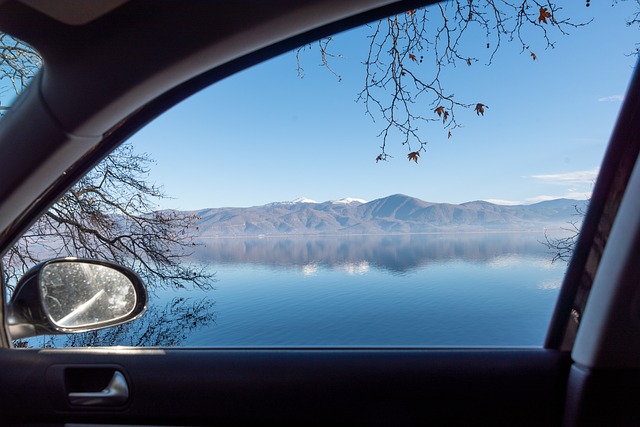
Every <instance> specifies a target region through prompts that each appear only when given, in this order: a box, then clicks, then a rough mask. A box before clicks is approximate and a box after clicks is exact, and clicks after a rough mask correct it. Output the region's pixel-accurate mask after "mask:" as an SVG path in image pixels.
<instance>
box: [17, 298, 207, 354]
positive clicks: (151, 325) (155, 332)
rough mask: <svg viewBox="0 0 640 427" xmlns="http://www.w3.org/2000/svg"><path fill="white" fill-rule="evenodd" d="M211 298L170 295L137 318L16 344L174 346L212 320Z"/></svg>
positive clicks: (47, 345)
mask: <svg viewBox="0 0 640 427" xmlns="http://www.w3.org/2000/svg"><path fill="white" fill-rule="evenodd" d="M214 305H215V302H214V301H213V299H211V298H207V297H205V298H196V299H193V298H185V297H173V298H170V300H169V301H166V302H165V301H164V300H163V301H162V303H158V304H154V305H150V306H149V308H148V309H147V312H146V313H145V314H144V315H143V316H142V317H141V318H139V319H137V320H134V321H133V322H130V323H125V324H123V325H120V326H116V327H113V328H107V329H102V330H99V331H91V332H84V333H81V334H74V335H64V336H54V337H46V338H44V342H43V339H42V338H33V339H29V340H24V341H19V342H17V343H16V346H17V347H40V346H41V347H106V346H134V347H175V346H179V345H181V344H182V343H183V342H184V341H185V340H186V339H187V338H188V337H189V336H190V335H191V334H192V333H194V332H196V331H197V330H199V329H202V328H206V327H208V326H211V325H212V324H213V323H215V319H216V312H215V311H214V310H213V308H214Z"/></svg>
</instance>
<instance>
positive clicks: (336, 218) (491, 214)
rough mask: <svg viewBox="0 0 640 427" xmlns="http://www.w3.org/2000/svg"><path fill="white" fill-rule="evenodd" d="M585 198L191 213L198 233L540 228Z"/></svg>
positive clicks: (356, 203) (572, 211) (568, 217)
mask: <svg viewBox="0 0 640 427" xmlns="http://www.w3.org/2000/svg"><path fill="white" fill-rule="evenodd" d="M585 205H586V202H585V201H583V200H571V199H556V200H550V201H545V202H540V203H535V204H531V205H515V206H504V205H496V204H493V203H489V202H485V201H474V202H467V203H462V204H457V205H456V204H449V203H431V202H426V201H423V200H420V199H417V198H414V197H409V196H405V195H402V194H394V195H391V196H388V197H384V198H381V199H376V200H372V201H370V202H365V201H364V200H359V199H342V200H339V201H328V202H321V203H319V202H314V201H312V200H309V199H304V198H302V199H298V200H297V201H293V202H276V203H269V204H267V205H263V206H254V207H247V208H214V209H204V210H200V211H193V212H189V213H191V214H195V215H197V216H198V217H199V220H198V222H197V224H196V225H197V227H198V231H197V236H199V237H206V238H210V237H226V236H238V237H240V236H245V237H249V236H282V235H285V236H289V235H327V234H337V235H362V234H399V233H430V232H470V231H498V230H511V231H515V230H542V229H545V228H559V227H566V226H567V224H568V223H569V222H570V221H573V222H575V221H577V222H579V221H580V220H581V219H582V218H581V217H580V216H579V215H576V213H577V212H576V206H577V207H579V208H584V207H585Z"/></svg>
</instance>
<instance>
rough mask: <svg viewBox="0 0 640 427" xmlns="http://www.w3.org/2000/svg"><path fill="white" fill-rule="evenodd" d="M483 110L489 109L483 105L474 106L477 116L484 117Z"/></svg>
mask: <svg viewBox="0 0 640 427" xmlns="http://www.w3.org/2000/svg"><path fill="white" fill-rule="evenodd" d="M485 108H489V106H487V105H484V104H480V103H478V104H476V114H477V115H479V116H484V109H485Z"/></svg>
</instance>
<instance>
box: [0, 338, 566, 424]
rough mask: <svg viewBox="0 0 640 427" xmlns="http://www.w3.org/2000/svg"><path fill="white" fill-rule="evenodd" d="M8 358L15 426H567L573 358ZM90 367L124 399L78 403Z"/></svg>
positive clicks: (455, 354) (306, 353) (180, 354)
mask: <svg viewBox="0 0 640 427" xmlns="http://www.w3.org/2000/svg"><path fill="white" fill-rule="evenodd" d="M0 363H2V365H3V366H5V367H8V366H10V367H12V369H10V370H8V371H7V372H6V374H5V375H3V376H2V383H3V384H2V387H1V389H2V390H3V391H2V395H3V396H2V401H3V402H5V404H7V405H8V407H16V408H17V407H20V408H21V410H20V411H18V412H16V413H15V414H14V416H15V418H13V419H12V421H13V422H15V423H16V424H18V423H22V422H25V421H28V422H32V423H38V422H44V421H46V422H51V421H54V422H59V423H69V422H72V423H116V424H122V423H132V424H149V423H151V424H159V425H160V424H161V425H202V424H203V425H210V424H214V423H215V424H218V423H223V424H224V423H229V424H237V423H256V424H257V423H264V422H274V423H279V424H288V423H292V424H294V423H304V424H325V423H337V422H349V423H351V424H360V423H367V424H382V425H412V424H423V423H430V422H434V423H437V424H438V425H447V424H451V425H463V424H464V425H468V424H491V425H559V424H560V422H561V420H562V411H563V402H564V386H563V384H565V382H566V378H567V374H568V370H569V365H570V358H569V354H568V353H561V352H557V351H553V350H542V349H539V350H529V349H523V350H436V349H433V350H420V349H416V350H409V349H406V350H397V349H389V350H366V349H357V350H354V349H306V350H305V349H297V350H293V349H281V350H278V349H269V350H263V349H190V350H189V349H175V350H172V349H142V350H140V349H84V350H78V349H75V350H64V349H51V350H47V349H44V350H2V351H0ZM83 370H84V371H86V373H87V375H88V376H91V372H93V373H94V374H96V373H100V372H101V373H102V374H103V375H102V381H103V383H104V382H106V381H108V380H109V378H110V375H111V373H112V372H114V371H119V372H122V374H123V375H124V377H125V378H126V380H127V383H128V386H129V390H130V395H129V399H128V400H127V402H125V403H124V404H122V405H116V406H105V405H100V404H98V405H95V406H79V405H72V404H70V403H69V398H68V394H69V392H70V390H69V387H77V385H73V384H71V383H72V381H70V380H69V378H70V376H69V373H70V372H71V375H76V376H77V375H78V372H81V371H83ZM74 371H75V372H74ZM94 376H99V375H97V374H96V375H94ZM18 383H20V384H29V387H15V386H13V387H12V384H18ZM76 383H77V381H76ZM102 387H104V386H103V385H100V383H99V382H98V383H97V384H96V385H95V386H94V389H100V388H102ZM72 391H73V390H72ZM5 413H6V412H5ZM8 416H9V417H10V418H9V419H11V416H10V415H8Z"/></svg>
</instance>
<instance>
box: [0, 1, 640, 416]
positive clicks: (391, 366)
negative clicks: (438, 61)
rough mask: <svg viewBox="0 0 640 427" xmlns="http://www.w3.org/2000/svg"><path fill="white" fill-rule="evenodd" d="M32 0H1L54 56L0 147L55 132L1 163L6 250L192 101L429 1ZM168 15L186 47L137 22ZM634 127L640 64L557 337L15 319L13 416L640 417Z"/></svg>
mask: <svg viewBox="0 0 640 427" xmlns="http://www.w3.org/2000/svg"><path fill="white" fill-rule="evenodd" d="M25 3H30V2H18V1H9V0H7V1H0V30H2V31H4V32H7V33H9V34H14V35H16V36H17V37H20V38H21V39H23V40H25V41H27V42H29V43H31V44H32V45H34V46H36V47H37V48H38V49H39V50H41V52H42V54H43V56H44V57H45V62H46V64H47V65H46V66H45V69H44V71H43V72H42V73H40V74H39V75H38V76H37V77H36V78H35V80H34V82H33V84H32V85H31V88H30V89H29V91H28V93H25V94H24V95H23V96H22V97H21V99H20V105H19V108H16V111H14V112H12V114H10V115H7V117H5V118H4V119H3V123H2V126H0V159H7V158H12V159H13V157H12V153H13V151H14V150H15V145H13V144H14V143H12V142H11V141H19V142H22V141H24V143H25V144H31V141H33V142H34V147H35V146H36V145H35V142H41V141H42V140H43V139H48V140H49V141H50V142H51V144H50V147H49V149H48V150H44V151H37V152H34V153H32V155H31V156H30V157H29V158H26V157H24V158H23V157H20V158H18V159H15V160H14V161H12V162H11V163H12V164H11V165H7V167H6V168H5V167H4V165H5V163H6V162H5V163H3V168H0V182H4V183H6V184H8V186H7V185H4V186H2V187H3V188H2V189H0V200H1V201H0V230H1V234H0V248H2V250H3V251H4V250H6V249H7V248H8V247H9V245H10V244H11V243H12V242H13V241H15V239H17V237H18V236H19V235H20V233H21V232H23V231H24V230H25V229H26V228H28V226H29V224H31V223H32V222H33V221H34V220H35V218H36V217H37V216H38V215H40V214H42V213H43V212H44V211H45V210H46V209H47V207H48V206H49V205H51V203H53V202H54V201H55V199H56V198H57V197H59V195H60V194H62V192H64V191H65V190H66V189H67V188H68V187H69V186H70V185H72V184H73V182H74V181H75V180H77V179H78V178H79V177H80V176H82V174H83V173H84V172H86V171H87V170H88V169H89V168H91V167H92V166H93V165H95V164H96V163H97V162H98V161H100V160H101V159H102V158H103V157H104V156H105V155H107V154H108V153H109V152H110V150H112V149H113V148H114V147H115V146H116V145H117V144H119V143H121V142H122V141H124V140H125V139H126V138H127V137H128V136H130V135H131V134H133V133H134V132H135V131H137V130H138V129H140V128H141V127H142V126H144V125H145V124H146V123H148V122H149V121H151V120H152V119H153V118H155V117H157V116H158V115H159V114H161V113H162V112H163V111H165V110H166V109H168V108H170V107H171V106H173V105H175V104H176V103H177V102H179V101H180V100H182V99H184V98H186V97H188V96H189V95H191V94H192V93H194V92H197V91H198V90H200V89H202V88H203V87H206V86H208V85H210V84H212V83H215V82H216V81H218V80H220V79H222V78H224V77H226V76H228V75H230V74H232V73H234V72H237V71H239V70H242V69H244V68H247V67H249V66H251V65H253V64H256V63H258V62H261V61H263V60H266V59H268V58H270V57H273V56H275V55H277V54H279V53H281V52H284V51H287V50H289V49H291V48H293V47H295V46H298V45H301V44H304V43H306V42H308V41H311V40H315V39H317V38H318V37H321V36H324V35H328V34H332V33H334V32H336V31H340V30H344V29H347V28H350V27H352V26H354V25H358V24H362V23H365V22H368V21H371V20H373V19H377V18H379V17H382V16H386V15H389V14H392V13H395V12H398V11H401V10H404V9H409V8H412V7H417V6H421V5H424V4H426V3H429V2H415V1H409V2H384V1H381V2H376V3H375V4H374V3H373V2H367V1H352V2H341V1H320V0H317V1H310V2H303V3H305V4H301V3H300V2H296V1H279V2H273V3H271V2H259V1H245V2H242V5H238V4H236V3H233V4H231V2H230V4H229V5H227V6H222V5H220V4H218V2H183V3H181V5H182V6H180V7H177V6H176V4H177V2H172V1H169V2H161V3H153V4H152V2H144V1H142V2H135V1H134V2H116V3H118V4H117V5H114V6H113V8H110V9H109V8H108V10H106V11H105V12H104V16H102V15H100V16H97V17H92V18H91V19H90V18H87V19H89V21H88V23H84V24H82V25H79V24H78V25H68V24H64V23H61V22H59V21H57V20H56V19H54V18H52V17H51V16H50V15H47V14H45V13H42V12H41V11H39V10H37V9H34V8H32V7H30V6H28V5H26V4H25ZM386 3H389V4H386ZM250 8H252V9H251V10H252V13H251V14H247V13H244V12H243V11H244V10H248V9H250ZM124 15H128V16H133V17H135V19H129V20H125V19H123V18H122V17H123V16H124ZM247 20H248V21H249V22H247ZM241 24H242V25H244V26H242V25H241ZM162 26H165V27H166V28H171V31H175V32H174V37H175V38H176V39H184V40H185V43H176V44H175V45H176V46H175V47H171V48H170V49H169V51H167V50H163V51H162V52H160V51H158V49H159V48H160V47H158V46H157V43H156V41H155V40H153V38H147V37H146V36H145V34H144V33H140V31H141V29H142V28H146V29H149V30H153V29H155V30H156V31H157V29H158V28H159V27H162ZM116 28H117V29H118V31H117V32H116V31H114V29H116ZM210 28H215V29H216V31H211V30H209V29H210ZM240 28H242V29H243V30H242V31H240V30H239V29H240ZM265 34H266V35H267V36H266V37H265ZM133 39H137V40H138V42H137V43H130V40H133ZM54 40H58V41H60V40H62V41H65V42H67V43H69V44H71V45H73V49H71V51H72V52H73V53H72V54H71V53H69V51H68V50H62V49H60V48H59V46H57V45H56V44H55V43H53V41H54ZM110 43H115V46H116V48H115V49H114V47H113V45H111V44H110ZM87 47H90V48H91V49H87ZM68 48H69V46H68V45H67V46H66V49H68ZM165 48H166V46H162V49H165ZM114 64H115V65H114ZM100 81H105V82H109V83H108V84H106V83H105V84H104V87H99V86H100V85H96V82H100ZM96 86H97V87H96ZM69 93H83V94H85V95H84V96H82V97H76V98H78V99H77V100H69V98H70V97H69V95H68V94H69ZM638 135H640V77H639V76H638V73H636V75H635V77H634V80H633V82H632V84H631V87H630V89H629V93H628V95H627V99H626V101H625V104H624V107H623V112H622V114H621V116H620V119H619V121H618V124H617V127H616V130H615V131H614V134H613V136H612V140H611V144H610V147H609V149H608V152H607V156H606V158H605V161H604V164H603V166H602V176H603V177H601V178H600V180H599V182H598V183H597V185H596V189H595V190H594V198H593V200H592V203H591V206H590V211H589V213H588V216H587V219H586V222H585V223H586V224H588V227H590V229H591V230H592V231H589V232H586V233H584V236H581V238H580V241H579V243H578V247H577V249H576V254H577V255H576V257H575V258H574V260H573V261H572V263H571V265H570V267H569V270H568V272H567V276H566V278H565V284H564V285H563V290H562V293H561V295H560V300H559V302H558V308H557V309H556V313H555V315H554V318H553V321H552V325H551V327H550V332H549V338H548V340H547V343H546V346H545V348H538V349H527V348H523V349H517V348H515V349H512V348H505V349H472V348H461V349H438V348H424V349H423V348H420V349H416V348H323V349H317V348H296V349H288V348H271V349H264V348H215V349H213V348H206V349H205V348H203V349H174V348H144V349H140V348H83V349H77V348H68V349H47V348H44V349H14V348H10V347H11V344H10V339H9V337H8V336H7V335H6V331H3V337H2V339H3V348H0V366H2V374H0V405H1V407H2V408H3V410H2V415H1V416H2V421H1V423H2V424H6V425H65V424H79V425H96V424H121V425H133V424H136V425H183V426H184V425H214V424H215V425H218V424H220V425H225V424H265V423H278V424H281V425H288V424H305V425H319V424H338V423H339V424H352V425H353V424H355V425H358V424H373V425H415V424H433V425H493V426H499V425H509V426H512V425H532V426H533V425H536V426H538V425H545V426H546V425H566V426H586V425H640V406H639V405H638V404H637V400H638V395H639V393H640V381H639V380H640V351H639V349H640V347H639V346H640V344H638V343H640V339H638V338H639V334H640V317H639V316H640V294H639V293H638V292H637V288H638V286H637V283H639V282H640V272H639V267H638V266H639V265H640V263H638V260H637V257H638V255H637V254H638V253H640V234H639V233H638V229H639V227H638V220H639V215H638V212H639V210H638V209H639V208H638V198H639V195H638V194H637V193H638V186H639V185H640V171H638V169H639V168H638V167H636V168H635V169H636V171H635V172H633V170H634V165H636V163H637V162H636V159H637V157H638V150H639V148H640V138H638ZM17 143H18V142H15V144H17ZM38 146H39V145H38ZM20 152H21V153H23V152H24V151H23V150H20ZM3 161H4V160H3ZM632 172H633V173H632ZM625 191H626V195H625ZM623 195H624V197H623ZM623 199H624V200H623ZM616 216H617V217H618V219H616ZM620 218H622V219H620ZM616 226H617V227H618V229H617V230H616V228H615V227H616ZM596 236H598V237H596ZM599 239H600V240H599ZM602 239H604V242H605V243H606V246H605V244H604V243H603V242H602ZM594 247H600V248H601V249H602V247H604V251H603V254H602V261H601V264H602V265H604V266H605V267H606V268H605V269H604V270H602V269H601V270H599V272H598V274H599V275H596V278H595V279H594V283H593V288H592V289H593V290H592V292H597V295H598V298H599V300H600V301H602V300H603V299H607V298H608V297H607V295H612V292H614V293H613V295H614V297H615V298H613V299H611V300H608V301H609V303H608V304H600V305H598V304H596V303H594V304H591V305H589V304H590V303H589V304H587V305H586V307H585V308H584V311H583V312H581V315H582V319H587V320H585V321H584V322H586V323H584V324H582V325H581V328H580V329H578V333H577V338H575V339H576V340H577V341H576V342H577V344H576V347H575V348H573V354H572V347H573V346H572V345H571V344H572V343H573V339H574V338H573V337H575V334H574V335H573V336H572V337H570V338H567V337H566V335H567V332H566V331H567V330H568V329H570V327H571V319H572V318H571V313H572V310H573V309H574V308H575V307H576V304H577V302H576V299H577V298H578V294H579V293H580V286H579V282H580V280H581V278H582V276H583V275H584V274H586V273H585V271H587V269H588V268H591V267H589V266H587V263H586V261H585V259H586V258H587V256H588V253H589V252H590V251H591V250H592V249H593V248H594ZM601 268H602V267H601ZM585 299H586V297H585ZM5 306H6V304H5ZM3 321H5V323H6V319H3ZM581 322H582V320H581ZM574 329H577V328H574ZM621 330H624V333H621V332H620V331H621ZM630 342H632V344H630ZM567 343H569V344H567Z"/></svg>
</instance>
